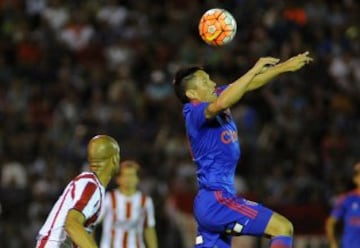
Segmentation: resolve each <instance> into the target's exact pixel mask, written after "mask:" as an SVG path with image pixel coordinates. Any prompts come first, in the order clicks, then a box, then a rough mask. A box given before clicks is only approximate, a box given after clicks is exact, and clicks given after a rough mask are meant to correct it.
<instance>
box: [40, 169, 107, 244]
mask: <svg viewBox="0 0 360 248" xmlns="http://www.w3.org/2000/svg"><path fill="white" fill-rule="evenodd" d="M104 196H105V188H104V186H102V185H101V183H100V181H99V179H98V178H97V177H96V175H95V174H94V173H92V172H83V173H81V174H79V175H78V176H77V177H75V178H74V179H73V180H72V181H71V182H70V183H69V184H68V185H67V186H66V188H65V190H64V191H63V193H62V195H61V196H60V197H59V199H58V200H57V201H56V203H55V205H54V206H53V208H52V210H51V211H50V214H49V215H48V217H47V219H46V221H45V223H44V225H43V226H42V228H41V229H40V231H39V234H38V237H37V240H38V242H37V245H36V247H37V248H50V247H51V248H57V247H60V246H61V245H64V244H72V242H71V240H70V238H69V237H68V235H67V234H66V231H65V228H64V227H65V220H66V216H67V214H68V212H69V210H70V209H76V210H78V211H79V212H81V213H82V214H83V215H84V216H85V218H86V222H85V228H86V230H87V231H88V232H92V231H93V228H94V226H95V224H96V222H97V221H98V218H99V215H100V213H101V208H102V205H103V203H104ZM61 247H63V246H61ZM67 247H69V246H67ZM70 247H71V245H70Z"/></svg>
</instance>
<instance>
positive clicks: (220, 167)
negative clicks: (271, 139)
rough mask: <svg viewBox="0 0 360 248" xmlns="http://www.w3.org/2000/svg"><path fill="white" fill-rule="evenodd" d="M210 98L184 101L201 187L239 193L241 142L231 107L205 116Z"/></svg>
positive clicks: (189, 137) (184, 110)
mask: <svg viewBox="0 0 360 248" xmlns="http://www.w3.org/2000/svg"><path fill="white" fill-rule="evenodd" d="M208 104H209V103H207V102H198V103H197V102H191V103H187V104H185V105H184V109H183V114H184V118H185V125H186V132H187V135H188V139H189V143H190V149H191V153H192V157H193V160H194V162H195V164H196V166H197V178H198V184H199V188H200V189H201V188H205V189H209V190H225V191H228V192H230V193H232V194H234V193H235V188H234V176H235V169H236V166H237V162H238V160H239V158H240V143H239V139H238V133H237V128H236V125H235V123H234V121H233V118H232V116H231V113H230V110H226V111H223V112H221V113H219V114H218V115H216V116H215V117H214V118H212V119H206V118H205V109H206V108H207V106H208Z"/></svg>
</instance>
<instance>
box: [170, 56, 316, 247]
mask: <svg viewBox="0 0 360 248" xmlns="http://www.w3.org/2000/svg"><path fill="white" fill-rule="evenodd" d="M311 61H312V58H311V57H309V56H308V52H305V53H302V54H299V55H297V56H294V57H292V58H290V59H288V60H287V61H285V62H283V63H279V59H277V58H272V57H265V58H260V59H259V60H258V61H257V63H256V64H255V65H254V66H253V67H252V68H251V69H250V70H249V71H248V72H247V73H246V74H244V75H243V76H242V77H240V78H239V79H237V80H236V81H235V82H233V83H232V84H230V85H229V86H227V87H219V88H216V84H215V82H213V81H212V80H211V79H210V77H209V75H208V74H207V73H206V72H205V70H203V69H202V68H201V67H190V68H184V69H181V70H179V71H178V72H177V73H176V75H175V78H174V89H175V93H176V95H177V96H178V98H179V99H180V101H181V102H182V103H183V104H184V107H183V115H184V119H185V125H186V132H187V136H188V138H189V142H190V149H191V153H192V156H193V160H194V162H195V164H196V166H197V179H198V185H199V191H198V193H197V196H196V198H195V201H194V215H195V219H196V221H197V224H198V234H197V237H196V240H195V247H196V248H200V247H209V248H210V247H211V248H214V247H217V248H228V247H230V246H231V237H232V236H233V235H252V236H263V235H264V236H266V237H271V244H270V247H272V248H275V247H277V248H290V247H292V243H293V226H292V223H291V222H290V221H289V220H287V219H286V218H285V217H283V216H281V215H280V214H278V213H275V212H273V211H272V210H270V209H268V208H266V207H264V206H262V205H261V204H258V203H255V202H251V201H248V200H246V199H244V198H242V197H239V196H236V194H235V188H234V176H235V169H236V165H237V162H238V160H239V158H240V153H241V150H240V144H239V140H238V134H237V128H236V125H235V123H234V121H233V119H232V116H231V113H230V110H229V108H230V107H231V106H233V105H234V104H235V103H237V102H238V101H239V100H240V99H241V98H242V96H243V95H244V94H245V93H246V92H248V91H251V90H254V89H257V88H259V87H261V86H262V85H264V84H266V83H267V82H269V81H270V80H271V79H273V78H274V77H276V76H277V75H279V74H281V73H284V72H291V71H297V70H299V69H300V68H302V67H303V66H304V65H305V64H307V63H309V62H311Z"/></svg>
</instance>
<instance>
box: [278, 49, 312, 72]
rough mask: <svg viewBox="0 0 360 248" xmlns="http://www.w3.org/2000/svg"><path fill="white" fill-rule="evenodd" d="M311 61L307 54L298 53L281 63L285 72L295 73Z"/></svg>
mask: <svg viewBox="0 0 360 248" xmlns="http://www.w3.org/2000/svg"><path fill="white" fill-rule="evenodd" d="M311 61H313V58H311V57H310V56H309V52H304V53H300V54H298V55H296V56H294V57H291V58H290V59H288V60H286V61H285V62H284V63H282V66H284V68H285V70H286V71H297V70H299V69H301V68H302V67H303V66H304V65H306V64H309V63H310V62H311Z"/></svg>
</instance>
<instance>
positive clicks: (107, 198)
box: [100, 192, 111, 220]
mask: <svg viewBox="0 0 360 248" xmlns="http://www.w3.org/2000/svg"><path fill="white" fill-rule="evenodd" d="M110 210H111V194H110V192H106V194H105V198H104V204H103V207H102V208H101V212H100V219H101V220H104V218H105V216H106V215H107V214H108V213H109V211H110Z"/></svg>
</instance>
